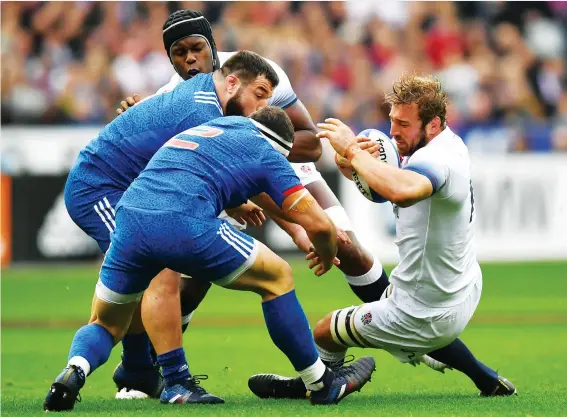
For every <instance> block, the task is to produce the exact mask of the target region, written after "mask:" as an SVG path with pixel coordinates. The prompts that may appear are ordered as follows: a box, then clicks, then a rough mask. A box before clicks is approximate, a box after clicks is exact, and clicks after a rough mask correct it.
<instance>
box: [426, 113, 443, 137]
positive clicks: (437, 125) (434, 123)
mask: <svg viewBox="0 0 567 417" xmlns="http://www.w3.org/2000/svg"><path fill="white" fill-rule="evenodd" d="M441 130H442V128H441V119H440V118H439V116H435V117H434V118H433V119H432V120H431V121H430V122H429V123H427V124H426V125H425V134H426V136H427V137H431V136H435V135H436V134H437V133H439V132H440V131H441Z"/></svg>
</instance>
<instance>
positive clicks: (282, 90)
mask: <svg viewBox="0 0 567 417" xmlns="http://www.w3.org/2000/svg"><path fill="white" fill-rule="evenodd" d="M265 59H266V58H265ZM266 61H268V62H269V63H270V65H271V66H272V68H274V70H275V71H276V73H277V74H278V78H279V79H280V82H279V84H278V86H277V87H276V89H275V90H274V93H273V94H272V97H271V98H270V100H268V104H269V105H270V106H276V107H280V108H282V109H284V110H285V109H287V108H288V107H290V106H291V105H293V104H294V103H295V102H296V101H297V95H296V94H295V91H293V87H292V86H291V82H290V81H289V77H288V76H287V74H286V73H285V71H284V70H283V69H282V68H281V67H280V66H279V65H278V64H276V63H275V62H274V61H271V60H269V59H266Z"/></svg>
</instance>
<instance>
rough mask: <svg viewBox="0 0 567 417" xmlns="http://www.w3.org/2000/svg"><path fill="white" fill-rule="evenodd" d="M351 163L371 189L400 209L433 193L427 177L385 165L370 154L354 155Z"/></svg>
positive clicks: (358, 153)
mask: <svg viewBox="0 0 567 417" xmlns="http://www.w3.org/2000/svg"><path fill="white" fill-rule="evenodd" d="M350 162H351V164H352V167H353V168H354V170H355V171H356V172H357V174H358V175H359V176H361V177H362V178H363V179H364V180H365V181H366V183H367V184H368V186H369V187H370V188H372V189H373V190H374V191H376V192H377V193H378V194H380V195H381V196H382V197H384V198H386V199H387V200H389V201H391V202H392V203H394V204H396V205H398V206H400V207H409V206H412V205H414V204H415V203H417V202H419V201H421V200H424V199H426V198H428V197H430V196H431V194H432V193H433V186H432V185H431V182H430V181H429V180H428V179H427V178H426V177H425V176H423V175H421V174H417V173H415V172H413V171H407V170H403V169H399V168H395V167H392V166H390V165H387V164H384V163H383V162H381V161H379V160H377V159H376V158H374V157H373V156H372V155H370V154H369V153H368V152H356V153H354V155H353V156H352V158H351V159H350Z"/></svg>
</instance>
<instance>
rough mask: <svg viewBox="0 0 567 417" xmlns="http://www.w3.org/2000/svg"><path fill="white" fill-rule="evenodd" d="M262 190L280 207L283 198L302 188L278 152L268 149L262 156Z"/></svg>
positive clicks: (287, 163)
mask: <svg viewBox="0 0 567 417" xmlns="http://www.w3.org/2000/svg"><path fill="white" fill-rule="evenodd" d="M261 164H262V165H261V166H262V170H261V172H262V173H263V178H262V181H261V184H262V187H261V188H262V190H261V191H262V192H265V193H266V194H268V195H269V196H270V197H271V199H272V200H274V202H275V203H276V204H277V205H278V207H280V208H281V206H282V203H283V201H284V200H285V198H286V197H287V196H289V195H291V194H293V193H294V192H296V191H299V190H301V189H303V185H302V184H301V181H300V180H299V178H298V177H297V175H295V171H294V170H293V168H292V167H291V165H290V164H289V162H288V161H287V159H285V157H284V156H283V155H281V154H280V153H279V152H277V151H275V150H273V149H270V150H269V151H268V152H266V153H265V154H264V157H263V158H262V163H261Z"/></svg>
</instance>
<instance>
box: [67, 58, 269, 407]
mask: <svg viewBox="0 0 567 417" xmlns="http://www.w3.org/2000/svg"><path fill="white" fill-rule="evenodd" d="M278 82H279V80H278V76H277V74H276V73H275V71H274V70H273V68H272V67H271V66H270V65H269V64H268V63H267V62H266V61H265V60H264V59H263V58H262V57H260V56H259V55H257V54H255V53H253V52H247V51H241V52H239V53H237V54H235V55H233V56H232V57H231V58H230V59H229V60H227V61H226V62H225V63H224V64H223V66H222V68H219V69H217V70H216V71H214V72H210V73H206V74H199V75H197V76H195V77H193V78H192V79H191V80H188V81H185V82H183V83H180V84H179V85H178V86H177V87H176V88H174V89H172V90H171V91H170V92H167V93H164V94H160V95H156V96H153V97H149V98H147V99H146V100H144V101H142V102H141V103H139V104H138V105H137V106H135V107H134V108H132V109H131V110H129V111H128V112H127V113H125V114H123V115H120V116H119V117H117V118H115V119H114V120H113V121H112V122H111V123H109V124H108V125H107V126H106V127H105V128H104V129H103V130H102V131H101V132H100V133H99V135H98V137H97V138H95V139H94V140H92V141H91V142H90V143H89V144H88V145H87V146H86V147H85V148H84V149H83V150H82V151H81V152H80V154H79V156H78V158H77V161H76V163H75V165H74V166H73V168H72V169H71V172H70V173H69V177H68V179H67V183H66V186H65V204H66V207H67V210H68V212H69V214H70V216H71V218H72V219H73V221H74V222H75V223H76V224H77V225H78V226H79V227H80V228H81V229H83V230H84V231H85V232H86V233H87V234H88V235H89V236H91V237H92V238H94V239H95V240H96V241H97V243H98V244H99V247H100V249H101V251H102V252H106V251H107V249H108V247H109V244H110V235H111V233H112V232H113V231H114V229H115V228H116V220H115V207H116V204H117V203H118V201H119V200H120V198H121V197H122V194H123V193H124V191H126V189H127V188H128V186H129V185H130V184H131V183H132V181H134V179H135V178H136V177H137V176H138V174H139V173H140V172H141V171H142V170H143V169H144V168H145V166H146V164H147V163H148V161H149V160H150V158H151V157H152V156H153V155H154V153H155V152H156V151H157V150H158V149H159V148H160V147H161V146H162V145H163V144H164V143H165V142H166V141H167V140H168V139H170V138H171V137H172V136H175V135H176V134H177V133H180V132H182V131H184V130H186V129H188V128H191V127H196V126H198V125H200V124H202V123H204V122H207V121H210V120H213V119H215V118H218V117H220V116H223V115H225V116H226V115H244V116H247V115H250V114H251V113H253V112H254V111H256V110H257V109H259V108H261V107H265V106H266V104H267V100H268V99H269V98H270V97H271V95H272V92H273V89H274V88H275V87H276V86H277V85H278ZM159 278H160V279H164V280H165V281H168V280H171V281H174V280H176V281H177V282H178V281H179V274H177V273H175V272H173V271H163V272H162V273H161V274H160V277H159ZM158 282H159V279H158ZM178 299H179V296H177V304H179V301H178ZM168 302H169V303H170V304H172V305H173V304H174V303H173V302H172V300H171V299H169V301H168ZM172 310H175V311H176V312H177V315H179V312H178V311H179V307H177V308H174V309H172ZM168 318H169V316H166V315H164V316H163V317H156V319H159V322H160V324H161V326H162V327H164V328H165V327H167V326H168V325H170V323H171V321H170V322H168V321H167V319H168ZM171 320H173V322H175V327H179V326H180V324H179V323H178V321H175V320H176V317H175V316H174V317H173V319H171ZM177 320H179V319H178V318H177ZM131 327H132V334H131V335H130V336H129V337H128V338H126V340H125V341H124V355H123V362H122V363H121V364H120V365H119V366H118V368H117V370H116V374H115V380H116V381H118V382H120V381H122V384H123V385H126V384H128V385H132V384H133V386H134V387H135V388H136V389H138V390H140V391H142V392H145V393H147V394H148V395H150V396H153V397H159V395H160V393H161V391H162V388H163V381H162V379H161V377H160V376H159V371H157V370H156V369H155V368H154V364H153V361H152V358H151V356H150V343H149V339H148V336H147V334H146V333H145V330H144V327H143V326H142V324H141V320H140V312H138V313H137V314H136V315H135V319H134V321H133V323H132V326H131ZM127 369H132V371H127ZM195 389H199V390H201V387H200V386H199V385H198V384H197V381H195Z"/></svg>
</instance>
